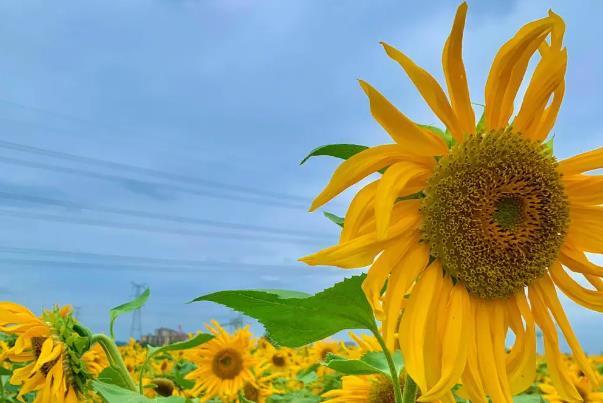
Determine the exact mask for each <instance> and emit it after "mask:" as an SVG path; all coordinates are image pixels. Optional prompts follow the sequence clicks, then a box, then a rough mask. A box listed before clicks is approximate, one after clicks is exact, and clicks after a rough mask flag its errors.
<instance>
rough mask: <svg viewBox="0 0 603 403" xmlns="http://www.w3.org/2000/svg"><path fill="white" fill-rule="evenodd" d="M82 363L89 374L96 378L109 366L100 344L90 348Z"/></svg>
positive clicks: (83, 356)
mask: <svg viewBox="0 0 603 403" xmlns="http://www.w3.org/2000/svg"><path fill="white" fill-rule="evenodd" d="M82 361H83V362H84V365H85V366H86V369H87V370H88V372H89V373H90V374H91V375H93V376H94V377H98V375H99V374H100V373H101V372H102V371H103V369H105V368H107V367H108V366H109V360H108V359H107V355H106V354H105V351H104V350H103V348H102V347H101V345H100V344H94V345H93V346H92V347H90V350H88V351H86V352H85V353H84V355H82Z"/></svg>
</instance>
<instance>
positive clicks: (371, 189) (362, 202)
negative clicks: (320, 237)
mask: <svg viewBox="0 0 603 403" xmlns="http://www.w3.org/2000/svg"><path fill="white" fill-rule="evenodd" d="M378 185H379V180H376V181H374V182H371V183H369V184H368V185H366V186H365V187H363V188H362V189H361V190H360V191H358V193H356V195H355V196H354V198H353V199H352V202H351V203H350V207H349V208H348V211H347V213H346V215H345V225H344V226H343V229H342V230H341V237H340V238H339V242H340V243H343V242H345V241H349V240H350V239H352V238H355V237H356V235H357V234H358V232H359V229H360V227H361V226H362V224H363V223H364V222H365V219H366V218H368V217H370V216H371V213H372V211H373V209H374V207H373V206H374V199H375V192H376V190H377V186H378Z"/></svg>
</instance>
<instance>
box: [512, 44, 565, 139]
mask: <svg viewBox="0 0 603 403" xmlns="http://www.w3.org/2000/svg"><path fill="white" fill-rule="evenodd" d="M566 67H567V51H566V50H565V49H563V50H560V51H551V52H548V53H547V54H546V55H545V56H543V58H542V59H541V60H540V62H539V63H538V65H537V66H536V70H535V71H534V75H533V76H532V79H531V80H530V84H529V85H528V89H527V90H526V93H525V95H524V98H523V102H522V104H521V108H520V109H519V112H518V114H517V117H516V118H515V121H514V122H513V128H514V129H515V130H517V131H519V132H520V133H523V135H524V136H526V137H527V138H529V139H533V140H538V141H542V140H544V138H545V137H546V136H547V135H548V132H546V133H544V132H542V131H540V129H541V120H542V118H543V115H544V111H545V109H546V107H547V105H548V103H549V100H550V99H551V96H552V95H553V93H554V92H555V91H556V90H557V89H558V88H559V86H560V85H562V83H563V81H564V77H565V70H566ZM558 101H559V102H560V99H559V100H558Z"/></svg>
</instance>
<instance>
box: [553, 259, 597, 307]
mask: <svg viewBox="0 0 603 403" xmlns="http://www.w3.org/2000/svg"><path fill="white" fill-rule="evenodd" d="M549 272H550V274H551V277H552V279H553V281H554V282H555V284H557V287H559V289H560V290H561V291H563V293H564V294H565V295H567V296H568V297H569V298H570V299H571V300H573V301H574V302H576V303H578V304H580V305H582V306H583V307H585V308H588V309H592V310H593V311H597V312H603V292H601V291H600V290H596V291H595V290H587V289H586V288H584V287H582V286H581V285H580V284H578V283H577V282H576V281H575V280H574V279H573V278H571V277H570V276H569V275H568V274H567V273H566V272H565V270H563V268H562V267H561V265H560V264H559V263H557V262H555V263H553V264H552V265H551V267H550V269H549Z"/></svg>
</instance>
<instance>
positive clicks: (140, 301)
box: [109, 288, 151, 339]
mask: <svg viewBox="0 0 603 403" xmlns="http://www.w3.org/2000/svg"><path fill="white" fill-rule="evenodd" d="M149 295H151V290H150V289H148V288H147V289H146V290H144V292H143V293H142V294H140V295H139V296H138V297H136V298H135V299H133V300H132V301H129V302H126V303H125V304H121V305H119V306H116V307H115V308H113V309H111V311H110V312H109V316H110V318H111V322H110V324H109V332H110V333H111V338H112V339H115V334H114V333H113V325H114V323H115V319H117V318H118V317H119V316H120V315H122V314H124V313H126V312H131V311H135V310H137V309H140V308H142V306H143V305H144V304H145V303H146V302H147V299H148V298H149Z"/></svg>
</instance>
